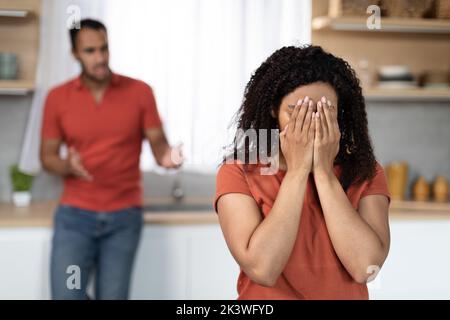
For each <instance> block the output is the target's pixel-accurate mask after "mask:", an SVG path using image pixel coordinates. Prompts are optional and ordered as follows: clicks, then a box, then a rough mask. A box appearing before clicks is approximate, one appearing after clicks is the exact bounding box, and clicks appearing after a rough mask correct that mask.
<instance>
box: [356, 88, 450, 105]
mask: <svg viewBox="0 0 450 320" xmlns="http://www.w3.org/2000/svg"><path fill="white" fill-rule="evenodd" d="M364 97H365V98H366V101H410V100H414V101H444V102H445V101H450V88H449V89H437V88H436V89H434V88H430V89H423V88H414V89H377V88H372V89H368V90H365V92H364Z"/></svg>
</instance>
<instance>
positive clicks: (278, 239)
mask: <svg viewBox="0 0 450 320" xmlns="http://www.w3.org/2000/svg"><path fill="white" fill-rule="evenodd" d="M307 181H308V173H306V172H300V173H290V172H287V173H286V175H285V177H284V179H283V181H282V183H281V186H280V189H279V191H278V194H277V198H276V200H275V202H274V205H273V207H272V209H271V211H270V214H269V215H267V217H266V218H265V219H264V220H263V221H262V222H261V223H260V225H259V226H258V227H257V228H256V229H255V231H254V233H253V235H252V237H251V238H250V241H249V244H248V247H247V250H248V256H249V258H250V259H249V261H251V263H252V265H253V266H252V268H251V269H253V271H254V274H255V276H256V277H258V278H260V279H265V281H264V282H265V283H266V284H267V285H269V286H270V285H273V284H274V283H275V282H276V280H277V278H278V276H279V275H280V274H281V272H282V271H283V269H284V267H285V265H286V263H287V261H288V259H289V257H290V255H291V252H292V249H293V247H294V244H295V241H296V238H297V233H298V226H299V222H300V217H301V209H302V207H303V200H304V194H305V190H306V185H307Z"/></svg>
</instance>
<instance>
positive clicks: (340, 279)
mask: <svg viewBox="0 0 450 320" xmlns="http://www.w3.org/2000/svg"><path fill="white" fill-rule="evenodd" d="M252 166H253V167H255V165H252ZM334 172H335V174H336V176H337V177H339V176H340V173H341V167H340V166H338V165H336V166H335V167H334ZM285 174H286V171H283V170H279V171H278V172H277V174H275V175H261V174H260V170H258V169H257V170H245V168H244V166H243V165H242V164H236V163H234V164H223V165H222V166H221V167H220V168H219V171H218V173H217V179H216V196H215V200H214V208H215V210H216V212H217V201H218V200H219V198H220V197H221V196H222V195H224V194H227V193H243V194H247V195H249V196H250V197H252V198H253V199H255V201H256V203H257V205H258V207H259V208H260V210H261V212H262V215H263V217H265V216H267V215H268V214H269V212H270V210H271V209H272V206H273V204H274V202H275V199H276V197H277V193H278V190H279V188H280V185H281V182H282V180H283V177H284V175H285ZM370 194H382V195H385V196H387V197H388V201H389V203H390V200H391V197H390V193H389V191H388V187H387V180H386V176H385V174H384V169H383V167H382V166H381V165H380V164H379V163H378V162H377V167H376V175H375V177H374V178H373V180H372V181H371V182H370V183H369V181H365V182H363V183H362V184H360V185H359V186H354V185H352V186H350V187H349V189H348V190H347V196H348V199H349V200H350V202H351V204H352V206H353V207H354V208H355V209H357V208H358V202H359V200H360V199H361V198H362V197H363V196H366V195H370ZM242 214H243V215H244V214H245V212H242ZM237 291H238V294H239V296H238V299H255V300H260V299H286V300H288V299H368V290H367V285H366V284H359V283H357V282H356V281H354V280H353V278H352V277H351V276H350V274H349V273H348V272H347V270H346V269H345V268H344V266H343V265H342V263H341V262H340V260H339V258H338V256H337V255H336V253H335V251H334V248H333V245H332V243H331V240H330V237H329V235H328V230H327V227H326V224H325V218H324V216H323V212H322V208H321V206H320V202H319V198H318V194H317V189H316V186H315V182H314V176H313V174H312V173H310V175H309V177H308V183H307V187H306V191H305V196H304V201H303V209H302V215H301V218H300V224H299V229H298V235H297V239H296V242H295V245H294V248H293V250H292V253H291V256H290V258H289V260H288V262H287V264H286V266H285V268H284V270H283V272H282V274H281V275H280V277H279V278H278V279H277V281H276V283H275V285H274V286H273V287H264V286H261V285H258V284H257V283H255V282H253V281H252V280H251V279H250V278H249V277H248V276H247V275H246V274H245V273H244V272H243V270H242V269H241V271H240V274H239V278H238V283H237Z"/></svg>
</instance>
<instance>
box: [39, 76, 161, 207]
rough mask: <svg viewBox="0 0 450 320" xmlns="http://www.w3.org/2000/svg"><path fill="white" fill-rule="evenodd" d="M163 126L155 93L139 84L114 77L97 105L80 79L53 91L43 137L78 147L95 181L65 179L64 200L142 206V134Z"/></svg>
mask: <svg viewBox="0 0 450 320" xmlns="http://www.w3.org/2000/svg"><path fill="white" fill-rule="evenodd" d="M161 125H162V124H161V120H160V117H159V115H158V111H157V108H156V102H155V98H154V96H153V92H152V89H151V88H150V86H148V85H147V84H145V83H144V82H142V81H139V80H135V79H131V78H128V77H125V76H121V75H118V74H114V73H113V75H112V79H111V82H110V85H109V86H108V88H107V89H106V91H105V93H104V96H103V98H102V101H101V102H100V103H98V104H97V103H96V102H95V99H94V96H93V95H92V94H91V92H90V91H89V89H88V88H86V87H85V86H84V85H83V83H82V81H81V79H80V77H78V78H75V79H72V80H70V81H68V82H66V83H64V84H62V85H60V86H58V87H56V88H54V89H52V90H51V91H50V92H49V94H48V96H47V99H46V102H45V109H44V117H43V124H42V131H41V136H42V139H61V140H62V141H64V142H65V144H66V145H67V146H68V147H74V148H75V149H76V150H77V151H78V152H79V153H80V156H81V159H82V163H83V165H84V167H85V168H86V170H87V171H88V172H89V173H90V174H91V175H92V176H93V181H84V180H81V179H79V178H76V177H72V176H68V177H65V178H64V192H63V194H62V198H61V200H60V202H61V203H62V204H69V205H72V206H76V207H79V208H83V209H88V210H95V211H112V210H118V209H123V208H126V207H129V206H135V205H137V206H141V205H142V186H141V173H140V169H139V158H140V153H141V146H142V140H143V138H144V131H145V129H148V128H153V127H160V126H161Z"/></svg>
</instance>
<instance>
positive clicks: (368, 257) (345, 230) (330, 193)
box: [314, 173, 386, 283]
mask: <svg viewBox="0 0 450 320" xmlns="http://www.w3.org/2000/svg"><path fill="white" fill-rule="evenodd" d="M314 178H315V183H316V187H317V191H318V194H319V198H320V204H321V206H322V211H323V214H324V217H325V222H326V225H327V229H328V233H329V235H330V239H331V242H332V244H333V247H334V250H335V251H336V254H337V255H338V257H339V259H340V261H341V262H342V264H343V265H344V266H345V268H346V269H347V271H348V272H349V273H350V275H352V277H353V278H354V279H355V280H356V281H357V282H360V283H363V282H366V280H367V278H368V277H369V276H370V272H368V271H369V270H370V269H369V267H371V268H372V267H378V268H381V265H382V264H383V262H384V260H385V258H386V250H385V248H384V247H383V243H382V241H381V239H380V238H379V237H378V235H377V234H376V233H375V232H374V230H373V229H372V228H371V227H370V225H369V224H368V223H366V222H365V221H364V219H363V218H362V217H361V216H360V215H359V213H358V211H357V210H355V209H354V208H353V206H352V204H351V203H350V201H349V199H348V198H347V195H346V193H345V192H344V190H343V188H342V186H341V184H340V183H339V180H338V179H337V177H336V176H335V175H334V174H333V173H331V174H324V175H315V177H314Z"/></svg>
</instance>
